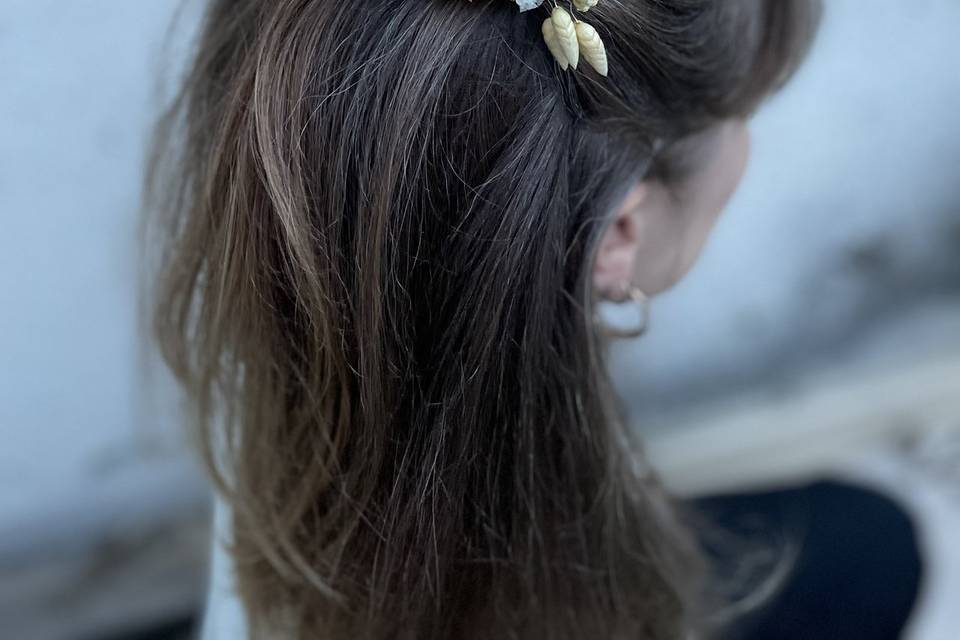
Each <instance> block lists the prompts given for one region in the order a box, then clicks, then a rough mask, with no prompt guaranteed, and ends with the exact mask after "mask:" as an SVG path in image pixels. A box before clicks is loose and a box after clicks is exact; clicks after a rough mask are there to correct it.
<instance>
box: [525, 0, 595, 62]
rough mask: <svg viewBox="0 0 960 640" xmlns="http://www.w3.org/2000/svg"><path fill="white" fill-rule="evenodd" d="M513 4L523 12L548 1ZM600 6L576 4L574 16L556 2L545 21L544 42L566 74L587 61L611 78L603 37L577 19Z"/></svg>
mask: <svg viewBox="0 0 960 640" xmlns="http://www.w3.org/2000/svg"><path fill="white" fill-rule="evenodd" d="M512 1H513V2H516V3H517V6H519V7H520V11H521V12H523V11H530V10H531V9H536V8H538V7H539V6H540V5H542V4H543V3H544V2H545V1H546V0H512ZM598 2H599V0H573V4H572V6H571V7H570V8H571V11H572V10H573V9H574V7H576V11H575V12H574V14H571V11H567V10H566V9H564V8H563V7H561V6H559V5H558V4H556V3H555V2H554V3H553V10H552V11H551V12H550V17H549V18H547V19H546V20H544V21H543V40H544V42H546V43H547V48H548V49H550V53H551V54H552V55H553V57H554V59H556V61H557V64H559V65H560V68H561V69H563V70H564V71H566V70H567V69H568V68H569V67H573V68H574V69H576V68H577V65H578V64H579V63H580V59H581V58H583V59H584V60H585V61H586V62H587V64H589V65H590V66H591V67H593V68H594V69H595V70H596V71H597V73H599V74H600V75H601V76H604V77H606V75H607V71H608V67H607V49H606V47H605V46H604V44H603V40H601V39H600V34H599V33H597V30H596V29H594V28H593V27H591V26H590V25H589V24H587V23H586V22H583V21H581V20H579V19H577V17H576V15H575V14H576V12H580V13H586V12H587V11H589V10H590V9H592V8H593V7H595V6H597V3H598Z"/></svg>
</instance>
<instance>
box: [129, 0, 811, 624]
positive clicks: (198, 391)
mask: <svg viewBox="0 0 960 640" xmlns="http://www.w3.org/2000/svg"><path fill="white" fill-rule="evenodd" d="M816 9H817V5H816V3H814V2H812V1H804V0H780V1H777V2H765V1H764V0H732V1H731V0H723V1H721V0H712V1H711V0H673V1H671V2H653V1H640V0H636V1H628V0H604V1H603V2H601V3H600V4H599V5H598V6H597V7H596V8H594V9H592V10H591V14H590V15H591V24H593V26H595V27H596V28H597V30H598V31H599V32H600V34H601V36H602V38H603V40H604V42H606V43H607V46H608V54H609V65H610V77H609V78H607V79H604V78H601V77H599V76H597V75H596V74H592V73H591V72H589V71H582V72H575V73H561V72H559V70H558V69H557V68H556V67H555V65H554V63H553V61H552V58H550V56H549V52H548V51H547V50H546V48H545V47H544V46H543V42H542V38H541V37H540V31H539V30H540V21H542V19H543V16H542V14H540V12H536V11H534V12H528V13H520V12H518V11H517V9H516V7H515V6H513V3H504V2H502V0H497V1H491V0H486V1H482V0H475V1H474V2H465V1H462V0H457V1H444V0H423V1H420V2H409V1H404V0H365V1H363V2H348V3H344V2H339V3H338V2H320V1H317V0H313V1H310V0H276V1H274V2H266V3H265V2H254V1H253V0H240V1H238V0H229V1H228V0H213V1H212V2H211V3H210V5H209V8H208V12H207V15H206V19H205V22H204V26H203V29H202V32H201V35H200V38H199V41H198V46H197V49H196V53H195V58H194V60H193V62H192V64H191V66H190V68H189V73H188V75H187V77H186V79H185V82H184V85H183V88H182V91H181V92H180V93H179V94H178V96H177V97H176V100H175V101H174V102H173V104H172V105H171V106H170V108H169V110H168V111H167V112H166V114H165V115H164V117H163V118H162V120H161V121H160V124H159V126H158V129H157V134H156V138H155V143H154V155H153V158H152V168H151V172H150V176H151V178H150V183H149V184H148V189H147V193H148V208H149V209H150V211H151V218H150V224H151V230H152V235H151V238H152V239H153V240H154V241H157V242H158V246H159V247H161V254H160V265H159V268H160V271H159V274H158V278H157V281H156V282H157V286H156V291H155V292H154V293H153V296H154V299H155V321H156V332H157V335H158V338H159V342H160V345H161V347H162V350H163V353H164V356H165V358H166V360H167V362H168V363H169V364H170V366H171V368H172V369H173V371H174V372H175V373H176V375H177V376H178V378H179V379H180V380H181V382H182V383H183V385H184V386H185V388H186V389H187V391H188V394H189V397H190V399H191V402H192V406H193V407H194V410H195V416H196V423H197V434H198V441H199V443H200V446H201V449H202V451H203V452H204V455H205V458H206V460H207V462H208V464H209V466H210V468H211V470H212V472H213V475H214V478H215V479H216V480H217V481H218V483H219V486H220V490H221V492H222V493H223V495H224V496H225V497H226V498H227V500H228V501H229V503H230V505H231V507H232V509H233V520H234V522H233V554H234V557H235V560H236V568H237V573H238V583H239V588H240V591H241V595H242V598H243V600H244V604H245V607H246V609H247V612H248V615H249V619H250V623H251V631H252V634H253V635H254V636H255V637H266V636H269V635H270V634H271V633H286V634H289V636H290V637H298V638H315V637H324V638H364V639H367V638H368V639H381V638H384V639H385V638H396V639H398V640H401V639H402V640H406V639H428V638H448V637H456V638H464V639H470V638H558V639H559V638H583V637H597V638H599V637H610V638H620V637H630V638H635V637H643V638H676V637H679V635H680V633H681V631H680V630H681V629H682V628H684V627H685V625H688V624H690V623H691V621H692V620H694V619H695V617H696V616H695V606H696V605H695V602H696V594H697V592H698V576H699V575H700V574H701V570H700V568H699V567H700V560H699V557H698V554H697V552H696V545H695V544H694V543H693V541H692V539H691V537H690V535H689V534H688V533H687V532H686V531H685V530H684V529H683V527H681V526H680V525H679V524H678V522H677V519H676V517H675V516H674V515H673V510H672V508H671V506H670V504H669V500H668V499H667V498H666V497H665V496H664V494H663V492H662V491H661V489H660V488H659V486H658V485H657V484H656V482H655V481H654V480H651V479H650V478H649V476H648V475H647V474H645V473H640V472H638V466H642V462H640V458H639V453H638V444H637V443H636V442H635V437H634V435H633V434H632V433H631V432H630V431H629V430H628V429H627V428H626V426H625V422H624V420H623V418H622V416H621V415H620V411H619V409H618V404H617V402H616V400H615V398H614V394H613V391H612V389H611V387H610V384H609V381H608V380H607V378H606V373H605V367H604V355H603V352H604V345H603V343H602V340H601V338H600V337H599V336H598V335H597V332H596V330H595V328H594V325H593V321H592V318H593V304H594V300H593V292H592V289H591V277H590V276H591V272H592V268H591V265H592V255H593V251H594V250H595V247H596V244H597V241H598V238H599V237H600V234H601V233H602V230H603V228H604V225H605V224H606V221H607V220H609V218H610V212H611V211H612V210H613V208H615V206H616V204H617V202H618V199H619V198H620V197H621V196H622V194H623V192H624V189H625V187H626V186H628V185H629V182H630V180H631V178H634V177H636V176H637V175H638V173H639V174H640V175H642V174H643V173H646V172H649V171H653V170H655V169H656V167H657V165H658V163H662V162H665V161H666V160H663V159H660V158H656V157H654V154H653V149H654V147H655V146H656V144H657V142H658V141H666V142H667V143H669V142H671V141H675V140H679V139H680V138H682V137H684V136H686V135H688V134H690V133H692V132H695V131H698V130H701V129H703V128H705V127H707V126H709V125H710V124H711V123H713V122H716V121H719V120H722V119H724V118H729V117H743V116H746V115H748V114H749V113H750V112H751V111H752V110H753V109H754V108H755V107H756V106H757V104H758V103H759V102H760V100H761V99H762V97H763V96H764V95H767V94H768V93H769V92H770V91H772V90H774V89H776V88H777V87H779V86H780V85H781V84H782V83H783V82H784V81H785V80H786V79H787V77H788V76H789V75H790V74H791V73H792V71H793V70H794V69H795V67H796V65H797V64H798V62H799V60H800V59H801V57H802V55H803V53H804V51H805V49H806V47H807V45H808V43H809V39H810V36H811V34H812V32H813V25H814V24H815V19H816V13H817V11H816Z"/></svg>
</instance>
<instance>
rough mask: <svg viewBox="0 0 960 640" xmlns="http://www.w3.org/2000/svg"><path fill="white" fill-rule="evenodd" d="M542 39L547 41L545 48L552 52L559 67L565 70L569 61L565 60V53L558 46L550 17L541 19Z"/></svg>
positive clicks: (558, 41)
mask: <svg viewBox="0 0 960 640" xmlns="http://www.w3.org/2000/svg"><path fill="white" fill-rule="evenodd" d="M543 41H544V42H546V43H547V48H548V49H550V53H552V54H553V57H554V59H555V60H556V61H557V64H559V65H560V68H561V69H563V70H564V71H566V70H567V67H569V66H570V61H569V60H567V54H565V53H564V52H563V47H562V46H560V40H559V38H558V37H557V30H556V29H555V28H554V26H553V21H552V20H550V18H547V19H546V20H544V21H543Z"/></svg>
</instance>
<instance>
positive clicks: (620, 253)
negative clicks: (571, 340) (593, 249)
mask: <svg viewBox="0 0 960 640" xmlns="http://www.w3.org/2000/svg"><path fill="white" fill-rule="evenodd" d="M646 194H647V186H646V184H645V183H643V182H638V183H637V184H636V185H634V186H633V188H631V189H630V192H629V193H628V194H627V197H626V198H624V200H623V202H622V203H621V204H620V206H619V207H618V208H617V211H616V213H615V214H614V217H613V220H612V221H611V222H610V224H609V225H608V226H607V228H606V230H605V231H604V233H603V237H602V238H601V239H600V246H599V247H598V249H597V256H596V261H595V262H594V266H593V286H594V289H595V290H596V291H597V293H598V294H599V295H600V296H601V297H603V298H606V299H608V300H617V299H620V298H622V297H623V295H624V292H625V291H627V289H628V287H629V285H630V283H631V282H632V281H633V277H634V274H635V273H636V271H637V254H638V252H639V249H640V238H641V211H642V206H643V202H644V199H645V198H646Z"/></svg>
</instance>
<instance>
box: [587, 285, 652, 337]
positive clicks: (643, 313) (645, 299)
mask: <svg viewBox="0 0 960 640" xmlns="http://www.w3.org/2000/svg"><path fill="white" fill-rule="evenodd" d="M614 302H617V303H620V304H623V303H626V302H630V303H632V304H633V306H634V307H635V308H636V309H637V315H638V317H639V321H638V323H637V325H636V326H635V327H628V328H626V329H623V328H621V327H612V326H610V325H608V324H605V323H603V321H602V320H601V319H600V318H599V314H598V317H597V323H598V324H599V325H600V329H601V331H602V332H603V334H604V335H606V336H607V337H608V338H612V339H614V340H628V339H630V338H639V337H640V336H642V335H643V334H645V333H646V332H647V329H648V328H649V327H650V298H649V296H647V294H645V293H644V292H643V291H641V290H640V288H639V287H638V286H636V285H635V284H632V283H625V284H624V285H623V292H622V294H621V296H620V297H619V298H618V299H617V300H615V301H614Z"/></svg>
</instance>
